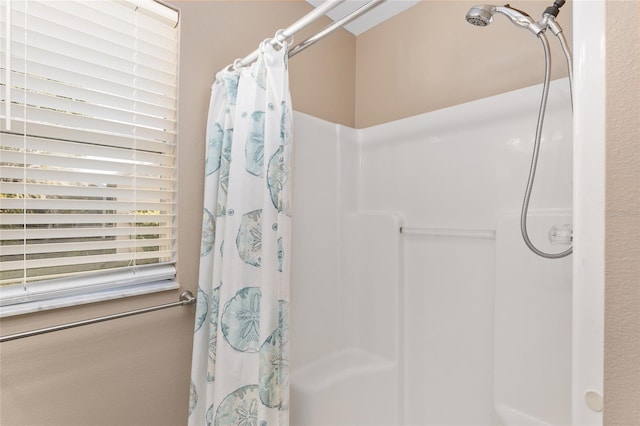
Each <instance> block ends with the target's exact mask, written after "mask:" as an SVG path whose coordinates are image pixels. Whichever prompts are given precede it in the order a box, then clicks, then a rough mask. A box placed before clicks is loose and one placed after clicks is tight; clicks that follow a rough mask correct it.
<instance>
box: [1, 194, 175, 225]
mask: <svg viewBox="0 0 640 426" xmlns="http://www.w3.org/2000/svg"><path fill="white" fill-rule="evenodd" d="M0 209H11V210H23V209H26V210H56V211H59V210H68V211H70V214H75V213H76V212H77V213H83V212H89V211H107V212H109V211H112V212H113V213H117V212H128V211H131V212H134V211H142V210H152V211H157V212H161V213H167V212H171V211H172V210H173V203H172V202H169V203H162V202H156V203H154V202H149V201H119V200H116V201H112V200H70V199H55V198H54V199H47V198H4V199H2V205H1V207H0ZM143 219H144V217H142V215H141V217H140V220H143Z"/></svg>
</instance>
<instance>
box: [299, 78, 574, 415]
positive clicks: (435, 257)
mask: <svg viewBox="0 0 640 426" xmlns="http://www.w3.org/2000/svg"><path fill="white" fill-rule="evenodd" d="M540 90H541V87H540V86H534V87H530V88H525V89H521V90H518V91H515V92H511V93H506V94H502V95H499V96H494V97H491V98H486V99H482V100H479V101H475V102H471V103H468V104H463V105H458V106H455V107H452V108H447V109H444V110H440V111H435V112H431V113H427V114H423V115H419V116H415V117H410V118H407V119H403V120H399V121H395V122H392V123H387V124H383V125H380V126H375V127H371V128H366V129H360V130H354V129H351V128H346V127H344V126H339V125H335V124H332V123H328V122H324V121H321V120H319V119H316V118H314V117H311V116H307V115H304V114H297V115H296V116H295V117H294V120H295V121H294V122H295V135H294V136H295V138H296V144H297V145H296V151H295V154H294V155H295V189H294V209H295V211H294V216H295V217H296V221H295V224H294V229H293V239H294V242H293V245H294V259H293V264H292V299H293V303H292V341H293V342H295V343H294V344H293V346H292V360H291V362H292V375H291V395H292V407H293V408H292V424H296V425H325V426H326V425H403V424H408V425H411V424H477V425H490V424H505V425H516V424H517V425H526V424H532V425H533V424H542V423H544V424H556V425H561V424H570V423H571V257H568V258H564V259H560V260H553V261H550V260H547V259H543V258H540V257H538V256H536V255H535V254H533V253H531V252H530V251H529V250H528V249H527V247H526V246H525V245H524V243H523V242H522V239H521V236H520V228H519V214H520V204H521V197H522V188H523V187H524V184H525V182H526V179H527V173H528V166H529V161H530V152H531V146H532V139H533V135H532V134H531V131H530V129H531V127H532V125H531V123H532V122H535V119H536V114H537V102H536V101H535V99H537V98H538V96H539V93H540ZM540 155H541V158H543V159H544V160H543V161H541V163H540V166H539V172H538V173H539V177H538V180H537V182H536V185H537V189H538V190H537V191H536V192H534V196H533V199H532V204H531V209H530V213H529V228H530V235H531V236H532V238H533V239H534V242H535V243H536V245H537V246H539V247H541V248H544V249H545V251H548V252H554V251H555V252H558V251H562V250H564V249H565V248H566V246H563V245H552V244H550V243H549V239H548V233H549V231H550V229H552V228H553V227H554V226H555V227H562V226H564V225H567V224H570V223H571V221H572V213H571V207H572V187H571V180H572V125H571V108H570V100H569V84H568V81H567V79H562V80H557V81H555V82H553V84H552V87H551V91H550V98H549V104H548V115H547V122H546V126H545V136H544V138H543V145H542V151H541V154H540Z"/></svg>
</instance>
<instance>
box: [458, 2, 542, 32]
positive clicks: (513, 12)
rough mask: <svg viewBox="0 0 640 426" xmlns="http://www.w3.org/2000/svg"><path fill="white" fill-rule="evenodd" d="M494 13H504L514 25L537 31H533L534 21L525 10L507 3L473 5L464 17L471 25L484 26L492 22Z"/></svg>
mask: <svg viewBox="0 0 640 426" xmlns="http://www.w3.org/2000/svg"><path fill="white" fill-rule="evenodd" d="M496 13H500V14H502V15H505V16H506V17H507V18H509V20H510V21H511V22H513V23H514V25H517V26H518V27H523V28H528V29H530V30H531V31H534V32H535V33H537V31H535V29H534V28H532V25H534V24H535V21H534V20H533V18H531V16H529V15H527V13H526V12H523V11H521V10H518V9H515V8H513V7H511V6H509V5H508V4H505V5H504V6H491V5H480V6H474V7H472V8H471V9H469V12H468V13H467V16H466V19H467V22H468V23H470V24H472V25H477V26H479V27H485V26H487V25H489V24H490V23H491V22H493V15H495V14H496Z"/></svg>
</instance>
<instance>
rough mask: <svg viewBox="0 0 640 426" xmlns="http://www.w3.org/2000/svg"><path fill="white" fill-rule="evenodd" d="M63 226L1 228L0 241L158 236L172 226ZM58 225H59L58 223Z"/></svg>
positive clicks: (170, 231) (167, 233) (161, 235)
mask: <svg viewBox="0 0 640 426" xmlns="http://www.w3.org/2000/svg"><path fill="white" fill-rule="evenodd" d="M73 225H74V224H70V225H69V226H66V227H63V228H21V229H2V230H1V231H0V241H11V240H22V239H27V240H47V239H60V238H96V237H103V238H107V237H119V236H138V235H140V236H144V235H158V236H159V238H167V237H169V236H171V234H172V232H173V228H171V227H170V226H135V227H132V226H123V225H119V226H102V227H100V228H85V227H72V226H73ZM58 226H59V225H58Z"/></svg>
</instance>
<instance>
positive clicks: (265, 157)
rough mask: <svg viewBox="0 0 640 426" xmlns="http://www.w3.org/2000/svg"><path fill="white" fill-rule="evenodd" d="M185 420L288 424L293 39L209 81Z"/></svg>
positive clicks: (192, 422)
mask: <svg viewBox="0 0 640 426" xmlns="http://www.w3.org/2000/svg"><path fill="white" fill-rule="evenodd" d="M206 138H207V139H206V162H205V191H204V210H203V219H202V241H201V253H200V256H201V257H200V272H199V273H200V275H199V282H198V295H197V305H196V306H197V307H196V323H195V334H194V342H193V359H192V370H191V393H190V400H189V425H198V426H203V425H207V426H208V425H216V426H218V425H219V426H232V425H241V426H278V425H287V424H288V418H289V413H288V408H289V385H288V362H289V350H288V343H289V328H288V322H289V264H290V262H289V259H290V230H291V218H290V214H291V211H290V210H291V181H290V178H291V100H290V94H289V81H288V71H287V48H286V44H284V43H283V44H282V45H281V46H280V47H279V48H274V47H272V46H271V44H269V43H266V42H264V43H262V45H261V48H260V55H259V58H258V60H257V62H255V63H254V64H253V65H252V66H251V67H250V68H240V70H239V71H235V70H234V71H229V70H223V71H220V72H219V73H218V74H217V75H216V80H215V83H214V84H213V86H212V93H211V103H210V106H209V118H208V123H207V136H206Z"/></svg>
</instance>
